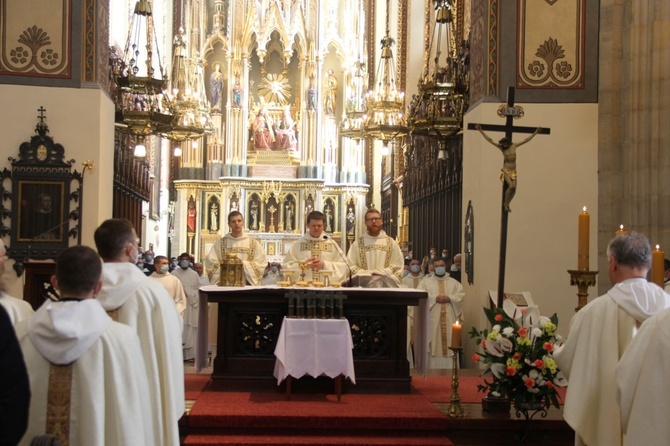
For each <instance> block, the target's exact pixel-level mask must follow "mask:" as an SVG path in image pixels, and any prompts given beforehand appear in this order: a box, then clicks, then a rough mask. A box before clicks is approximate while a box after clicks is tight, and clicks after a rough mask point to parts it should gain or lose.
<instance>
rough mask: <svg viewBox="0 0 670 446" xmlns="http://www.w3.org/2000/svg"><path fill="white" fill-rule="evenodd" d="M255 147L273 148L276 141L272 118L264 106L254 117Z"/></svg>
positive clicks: (259, 148)
mask: <svg viewBox="0 0 670 446" xmlns="http://www.w3.org/2000/svg"><path fill="white" fill-rule="evenodd" d="M253 131H254V137H253V138H254V149H256V150H272V146H273V144H274V142H275V135H274V131H273V130H272V118H270V117H269V116H268V115H267V114H266V111H265V109H264V108H261V109H260V110H259V111H258V114H257V115H256V118H254V123H253Z"/></svg>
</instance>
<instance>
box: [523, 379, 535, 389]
mask: <svg viewBox="0 0 670 446" xmlns="http://www.w3.org/2000/svg"><path fill="white" fill-rule="evenodd" d="M523 383H524V384H525V385H526V387H528V388H529V389H532V388H533V387H535V380H534V379H533V378H526V379H525V380H524V381H523Z"/></svg>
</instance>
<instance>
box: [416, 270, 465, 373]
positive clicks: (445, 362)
mask: <svg viewBox="0 0 670 446" xmlns="http://www.w3.org/2000/svg"><path fill="white" fill-rule="evenodd" d="M417 289H419V290H425V291H427V292H428V307H429V308H430V322H429V326H428V339H429V343H430V345H429V347H428V351H429V352H430V356H429V357H428V367H429V368H450V367H451V359H448V358H450V357H452V356H453V352H452V351H451V350H449V346H450V345H451V324H453V323H454V322H456V321H457V320H458V319H459V318H460V317H461V315H462V314H463V312H462V306H463V298H464V297H465V291H464V290H463V286H462V285H461V284H460V283H459V282H458V281H457V280H455V279H452V278H451V277H449V274H445V275H444V276H442V277H438V276H436V275H435V274H433V275H432V276H428V277H425V278H424V279H423V280H422V281H421V283H420V284H419V287H418V288H417ZM439 295H445V296H448V297H449V298H450V299H451V302H449V303H446V304H440V303H437V302H436V300H435V298H436V297H437V296H439Z"/></svg>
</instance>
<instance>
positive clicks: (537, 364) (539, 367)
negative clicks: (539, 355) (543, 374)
mask: <svg viewBox="0 0 670 446" xmlns="http://www.w3.org/2000/svg"><path fill="white" fill-rule="evenodd" d="M535 367H537V368H538V369H541V368H542V367H544V362H542V360H541V359H538V360H537V361H535Z"/></svg>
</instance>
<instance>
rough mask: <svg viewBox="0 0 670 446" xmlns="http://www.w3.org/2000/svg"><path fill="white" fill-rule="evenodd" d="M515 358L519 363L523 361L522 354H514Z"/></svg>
mask: <svg viewBox="0 0 670 446" xmlns="http://www.w3.org/2000/svg"><path fill="white" fill-rule="evenodd" d="M513 358H514V359H515V360H517V361H518V360H520V359H521V353H519V352H516V353H514V356H513Z"/></svg>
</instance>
